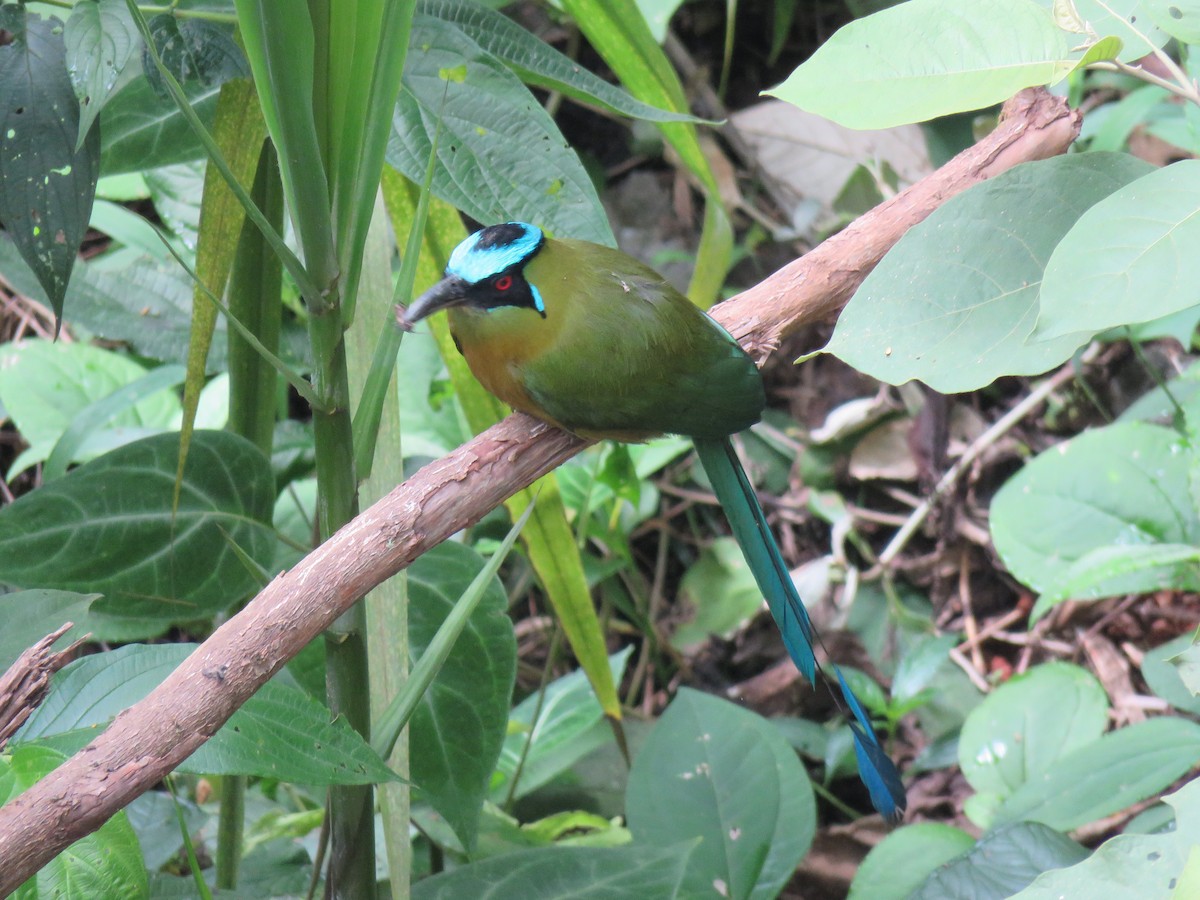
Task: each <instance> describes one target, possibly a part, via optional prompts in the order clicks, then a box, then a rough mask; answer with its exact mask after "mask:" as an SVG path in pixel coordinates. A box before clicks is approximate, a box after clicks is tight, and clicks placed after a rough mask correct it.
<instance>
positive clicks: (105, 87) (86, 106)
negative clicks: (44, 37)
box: [63, 0, 141, 145]
mask: <svg viewBox="0 0 1200 900" xmlns="http://www.w3.org/2000/svg"><path fill="white" fill-rule="evenodd" d="M63 36H64V40H65V41H66V47H67V57H66V63H67V74H68V75H69V76H70V78H71V85H72V86H73V87H74V88H75V98H76V99H77V100H78V101H79V137H78V142H77V143H78V144H79V145H82V143H83V140H84V139H85V138H86V137H87V134H88V131H89V130H90V129H91V127H92V122H93V121H95V118H96V116H98V115H99V114H100V110H101V109H103V108H104V105H105V104H106V103H107V102H108V100H109V98H110V97H111V96H112V95H113V94H114V93H116V92H117V91H118V90H120V88H121V87H122V86H123V85H124V84H125V83H126V82H128V81H129V80H130V79H131V78H133V77H134V76H135V75H136V74H137V72H138V67H137V66H136V65H134V66H131V65H129V62H130V60H132V59H133V58H134V53H135V52H136V50H137V48H138V47H139V46H141V38H140V37H139V36H138V33H137V28H135V27H134V24H133V19H131V18H130V17H129V9H128V8H127V7H126V6H125V0H98V2H96V0H80V2H79V3H76V4H75V6H74V8H73V9H72V10H71V15H70V17H69V18H68V19H67V25H66V29H65V31H64V35H63Z"/></svg>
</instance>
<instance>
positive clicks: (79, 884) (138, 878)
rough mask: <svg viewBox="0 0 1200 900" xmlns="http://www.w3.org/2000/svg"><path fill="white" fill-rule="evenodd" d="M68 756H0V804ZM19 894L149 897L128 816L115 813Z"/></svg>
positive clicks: (21, 751)
mask: <svg viewBox="0 0 1200 900" xmlns="http://www.w3.org/2000/svg"><path fill="white" fill-rule="evenodd" d="M65 758H66V757H64V756H63V755H62V754H61V753H58V752H56V751H54V750H51V749H49V748H46V747H19V748H15V749H14V750H13V751H12V752H11V753H6V754H4V755H2V756H0V804H4V803H7V802H8V801H9V800H11V799H13V798H14V797H16V796H18V795H19V794H21V793H23V792H24V791H25V790H26V789H27V788H28V787H29V786H30V785H32V784H33V783H34V782H36V781H37V780H39V779H41V778H44V777H45V776H46V775H48V774H50V772H51V771H53V770H54V769H55V768H56V767H57V766H58V765H59V764H60V763H61V762H62V761H63V760H64V759H65ZM17 896H18V897H22V898H24V897H30V898H36V897H145V896H148V887H147V884H146V866H145V864H144V863H143V861H142V854H141V849H140V848H139V846H138V841H137V837H135V836H134V833H133V829H132V828H130V827H129V820H128V819H127V818H126V817H125V813H124V812H119V813H117V814H116V815H115V816H113V817H112V818H111V819H109V820H108V821H107V822H105V823H104V824H103V825H101V826H100V827H99V828H98V829H97V830H96V831H95V832H94V833H92V834H90V835H88V836H87V837H85V838H82V839H81V840H78V841H76V842H75V843H74V844H72V845H71V846H70V847H68V848H67V849H66V850H65V851H64V852H63V853H61V854H59V855H58V856H57V857H55V858H54V860H53V861H52V862H51V863H50V864H49V865H47V866H46V867H45V868H44V869H42V870H41V871H40V872H38V873H37V875H35V876H34V877H33V878H31V879H30V880H29V881H28V882H26V883H25V885H23V886H22V888H21V889H20V890H19V891H18V892H17Z"/></svg>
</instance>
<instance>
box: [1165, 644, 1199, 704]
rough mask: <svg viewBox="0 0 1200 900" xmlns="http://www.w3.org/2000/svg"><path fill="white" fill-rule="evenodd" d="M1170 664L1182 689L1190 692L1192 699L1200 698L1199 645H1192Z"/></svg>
mask: <svg viewBox="0 0 1200 900" xmlns="http://www.w3.org/2000/svg"><path fill="white" fill-rule="evenodd" d="M1171 663H1172V665H1174V666H1175V671H1177V672H1178V673H1179V680H1180V681H1182V682H1183V684H1184V687H1186V688H1187V689H1188V690H1189V691H1191V692H1192V696H1193V697H1195V696H1200V645H1197V644H1195V643H1193V644H1192V646H1190V647H1188V648H1187V649H1186V650H1184V651H1183V652H1182V653H1180V654H1179V656H1177V657H1176V658H1175V659H1173V660H1172V661H1171Z"/></svg>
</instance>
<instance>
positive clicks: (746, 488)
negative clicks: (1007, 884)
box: [694, 438, 905, 821]
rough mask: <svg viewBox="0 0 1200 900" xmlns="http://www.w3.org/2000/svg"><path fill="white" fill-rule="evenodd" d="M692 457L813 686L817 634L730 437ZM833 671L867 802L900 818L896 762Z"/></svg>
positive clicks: (706, 444) (699, 445)
mask: <svg viewBox="0 0 1200 900" xmlns="http://www.w3.org/2000/svg"><path fill="white" fill-rule="evenodd" d="M694 443H695V445H696V453H697V454H698V455H699V457H700V462H701V463H702V464H703V466H704V471H705V472H707V473H708V478H709V481H711V482H712V486H713V491H715V492H716V495H717V499H718V500H720V501H721V506H722V508H723V509H724V510H725V515H726V517H727V518H728V519H729V527H730V528H731V529H732V530H733V535H734V537H735V538H737V542H738V544H739V546H741V548H742V553H743V554H744V555H745V557H746V562H747V563H748V564H749V566H750V570H751V572H753V573H754V580H755V581H756V582H757V583H758V588H759V590H760V591H762V593H763V596H764V597H765V598H766V601H767V606H768V607H769V608H770V610H771V615H772V617H773V618H774V619H775V624H776V625H778V626H779V631H780V633H781V634H782V635H783V644H784V646H785V647H786V648H787V651H788V654H789V655H790V656H791V658H792V661H793V662H794V663H795V664H796V668H798V669H799V670H800V671H801V672H802V673H803V674H804V676H805V677H806V678H807V679H808V680H809V681H810V682H812V683H813V684H816V682H817V677H816V673H817V668H818V667H817V660H816V655H815V654H814V652H813V644H814V640H815V639H816V636H815V635H814V632H813V627H812V622H811V621H810V620H809V618H808V613H807V612H806V611H805V609H804V603H803V602H802V601H801V600H800V595H799V594H798V593H797V591H796V585H795V583H794V582H793V581H792V575H791V572H790V571H789V570H788V567H787V564H786V563H785V562H784V561H783V555H782V554H781V553H780V552H779V546H778V545H777V544H776V543H775V538H774V537H773V536H772V535H771V530H770V527H769V526H768V525H767V517H766V515H765V514H764V513H763V510H762V506H761V505H760V504H759V502H758V495H757V494H756V493H755V492H754V487H753V485H751V484H750V479H749V478H748V477H747V476H746V472H745V470H744V469H743V468H742V464H741V462H740V461H739V460H738V458H737V453H736V451H735V450H734V449H733V443H732V442H731V441H730V440H729V438H721V439H719V440H699V439H697V440H695V441H694ZM835 671H836V674H837V681H838V687H839V688H840V693H841V695H842V697H843V698H844V700H845V706H846V707H848V710H849V713H850V729H851V731H852V732H853V734H854V751H855V756H856V757H857V759H858V769H859V775H860V777H861V778H862V781H863V784H865V785H866V786H867V790H868V791H869V792H870V795H871V804H872V805H873V806H874V807H875V809H876V810H877V811H878V812H879V813H881V814H882V815H883V816H884V818H886V819H888V820H889V821H895V820H897V819H899V818H900V816H901V814H902V813H903V812H904V807H905V794H904V785H903V784H902V783H901V781H900V773H899V772H898V771H897V770H896V766H895V764H894V763H893V762H892V761H891V760H890V759H889V758H888V756H887V754H886V753H884V751H883V748H882V747H881V746H880V744H879V739H878V738H877V737H876V736H875V730H874V728H872V726H871V720H870V718H869V717H868V716H867V714H866V711H865V710H864V708H863V705H862V703H861V701H859V699H858V697H856V696H855V695H854V692H853V691H851V690H850V686H849V685H848V684H847V683H846V680H845V678H843V677H842V673H841V672H840V671H837V670H836V669H835Z"/></svg>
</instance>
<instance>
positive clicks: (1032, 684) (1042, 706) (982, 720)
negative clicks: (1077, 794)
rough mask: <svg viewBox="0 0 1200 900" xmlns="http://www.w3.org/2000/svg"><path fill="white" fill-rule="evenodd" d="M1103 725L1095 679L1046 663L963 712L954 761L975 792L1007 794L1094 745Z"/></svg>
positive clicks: (1104, 708)
mask: <svg viewBox="0 0 1200 900" xmlns="http://www.w3.org/2000/svg"><path fill="white" fill-rule="evenodd" d="M1107 724H1108V697H1107V695H1106V694H1105V693H1104V688H1103V686H1101V684H1100V682H1098V681H1097V680H1096V679H1095V677H1094V676H1093V675H1091V674H1090V673H1089V672H1087V671H1086V670H1084V669H1081V668H1079V667H1078V666H1073V665H1070V664H1069V663H1060V662H1051V663H1046V664H1044V665H1040V666H1037V667H1035V668H1033V669H1030V670H1029V671H1028V672H1026V673H1025V674H1024V675H1019V676H1017V677H1015V678H1013V679H1012V680H1011V681H1008V682H1005V683H1004V684H1002V685H1001V686H1000V687H998V688H997V689H996V690H995V691H994V692H993V693H991V694H989V695H988V696H987V697H986V698H985V699H984V701H983V702H982V703H980V704H979V706H977V707H976V708H975V710H974V711H973V712H972V713H971V714H970V715H969V716H967V720H966V722H965V723H964V724H963V727H962V733H961V734H960V735H959V739H958V761H959V765H960V766H962V771H963V775H964V776H965V777H966V779H967V781H969V782H970V783H971V787H973V788H975V790H976V791H980V792H987V793H991V794H996V795H999V796H1000V797H1001V798H1004V797H1009V796H1010V795H1012V794H1013V793H1014V792H1016V791H1018V790H1019V789H1021V788H1022V787H1023V786H1024V785H1026V784H1028V783H1029V782H1030V781H1033V780H1035V779H1040V778H1041V777H1043V775H1044V774H1045V773H1046V772H1047V771H1048V770H1049V769H1050V768H1051V767H1052V766H1053V765H1054V764H1055V763H1056V762H1058V761H1059V760H1061V759H1062V758H1063V757H1064V756H1066V755H1067V754H1069V753H1071V752H1072V751H1074V750H1077V749H1079V748H1081V747H1085V746H1087V745H1089V744H1093V743H1095V742H1096V741H1097V740H1098V739H1099V738H1100V736H1101V735H1102V734H1103V733H1104V729H1105V727H1106V726H1107ZM979 824H981V825H983V826H984V827H987V826H988V825H989V824H990V823H988V822H981V823H979Z"/></svg>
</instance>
